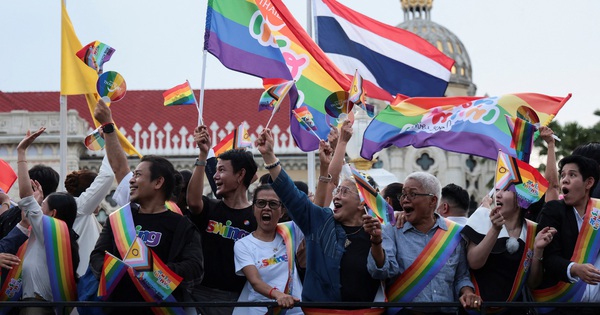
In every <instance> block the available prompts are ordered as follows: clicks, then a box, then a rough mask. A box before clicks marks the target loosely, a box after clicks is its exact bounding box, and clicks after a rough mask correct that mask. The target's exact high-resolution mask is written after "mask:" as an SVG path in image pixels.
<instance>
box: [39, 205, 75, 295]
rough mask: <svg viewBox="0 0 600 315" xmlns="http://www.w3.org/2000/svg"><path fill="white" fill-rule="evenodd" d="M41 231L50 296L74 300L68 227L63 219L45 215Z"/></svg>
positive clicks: (73, 279)
mask: <svg viewBox="0 0 600 315" xmlns="http://www.w3.org/2000/svg"><path fill="white" fill-rule="evenodd" d="M42 231H43V233H44V247H45V249H46V262H47V264H48V275H49V276H50V287H51V289H52V298H53V299H54V301H76V300H77V286H76V285H75V274H74V272H75V271H74V270H73V260H72V259H71V238H70V237H69V228H68V227H67V224H66V223H65V222H64V221H62V220H59V219H55V218H53V217H49V216H47V215H45V216H43V217H42Z"/></svg>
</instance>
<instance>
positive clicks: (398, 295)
mask: <svg viewBox="0 0 600 315" xmlns="http://www.w3.org/2000/svg"><path fill="white" fill-rule="evenodd" d="M444 221H445V222H446V226H448V230H444V229H442V228H440V227H438V230H437V231H436V232H435V234H434V235H433V237H432V238H431V240H430V241H429V243H428V244H427V246H425V248H423V250H422V251H421V253H420V254H419V256H418V257H417V259H415V261H414V262H413V263H412V264H411V265H410V266H409V267H408V268H406V270H405V271H404V272H403V273H402V274H401V275H400V276H399V277H398V278H397V279H396V280H395V281H394V283H393V284H392V285H391V286H389V287H388V290H387V298H388V300H389V301H391V302H410V301H412V300H413V299H414V298H415V297H416V296H417V295H418V294H419V293H420V292H421V291H422V290H423V289H424V288H425V286H427V284H428V283H429V282H431V279H433V277H435V275H437V274H438V272H439V271H440V270H441V269H442V267H443V266H444V265H445V264H446V262H447V261H448V259H449V258H450V256H451V255H452V253H453V252H454V250H455V249H456V247H457V246H458V244H459V242H460V240H461V236H460V231H461V230H462V226H461V225H459V224H456V223H454V222H452V221H450V220H447V219H444Z"/></svg>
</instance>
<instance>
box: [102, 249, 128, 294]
mask: <svg viewBox="0 0 600 315" xmlns="http://www.w3.org/2000/svg"><path fill="white" fill-rule="evenodd" d="M126 272H127V265H126V264H125V263H124V262H122V261H121V260H120V259H119V258H117V257H115V256H114V255H112V254H111V253H109V252H106V253H105V254H104V264H103V266H102V274H101V275H100V284H99V285H98V296H99V297H101V298H102V299H103V300H106V299H107V298H108V297H109V296H110V294H111V293H112V292H113V291H114V289H115V288H116V287H117V284H118V283H119V281H121V278H122V277H123V275H125V273H126Z"/></svg>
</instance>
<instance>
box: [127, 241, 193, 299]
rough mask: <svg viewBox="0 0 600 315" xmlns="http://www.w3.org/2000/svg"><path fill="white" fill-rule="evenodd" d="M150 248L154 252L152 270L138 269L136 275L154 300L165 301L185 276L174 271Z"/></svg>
mask: <svg viewBox="0 0 600 315" xmlns="http://www.w3.org/2000/svg"><path fill="white" fill-rule="evenodd" d="M148 250H149V251H150V253H151V254H152V258H151V262H152V266H151V267H152V268H151V270H150V271H142V272H138V271H137V270H136V272H135V275H136V277H137V279H138V280H139V281H140V283H141V284H142V286H143V287H145V288H146V292H148V293H150V294H151V296H152V301H164V300H166V299H167V297H169V296H170V295H171V293H173V291H175V289H176V288H177V286H179V284H180V283H181V280H183V278H181V277H180V276H179V275H177V274H176V273H175V272H173V270H171V269H170V268H169V267H168V266H167V265H166V264H165V263H164V262H162V260H161V259H160V258H159V257H158V255H156V254H155V253H154V252H153V251H152V250H150V249H148ZM134 270H135V269H134Z"/></svg>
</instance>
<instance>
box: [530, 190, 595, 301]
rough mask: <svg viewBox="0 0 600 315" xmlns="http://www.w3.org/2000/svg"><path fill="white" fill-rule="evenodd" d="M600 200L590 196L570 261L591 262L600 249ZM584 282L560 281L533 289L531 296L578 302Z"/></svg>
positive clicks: (548, 299)
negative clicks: (542, 287)
mask: <svg viewBox="0 0 600 315" xmlns="http://www.w3.org/2000/svg"><path fill="white" fill-rule="evenodd" d="M599 228H600V200H598V199H594V198H590V200H589V201H588V204H587V209H586V210H585V216H584V217H583V224H582V225H581V229H580V230H579V235H578V236H577V243H575V250H573V256H571V261H572V262H574V263H577V264H586V263H593V262H594V260H595V259H596V256H598V252H599V251H600V233H598V229H599ZM585 286H586V283H585V282H583V281H577V282H575V283H567V282H563V281H560V282H558V283H557V284H556V285H554V286H552V287H550V288H546V289H541V290H533V292H532V294H533V298H534V299H535V300H536V301H537V302H571V301H573V302H580V301H581V297H582V296H583V293H584V291H585Z"/></svg>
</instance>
